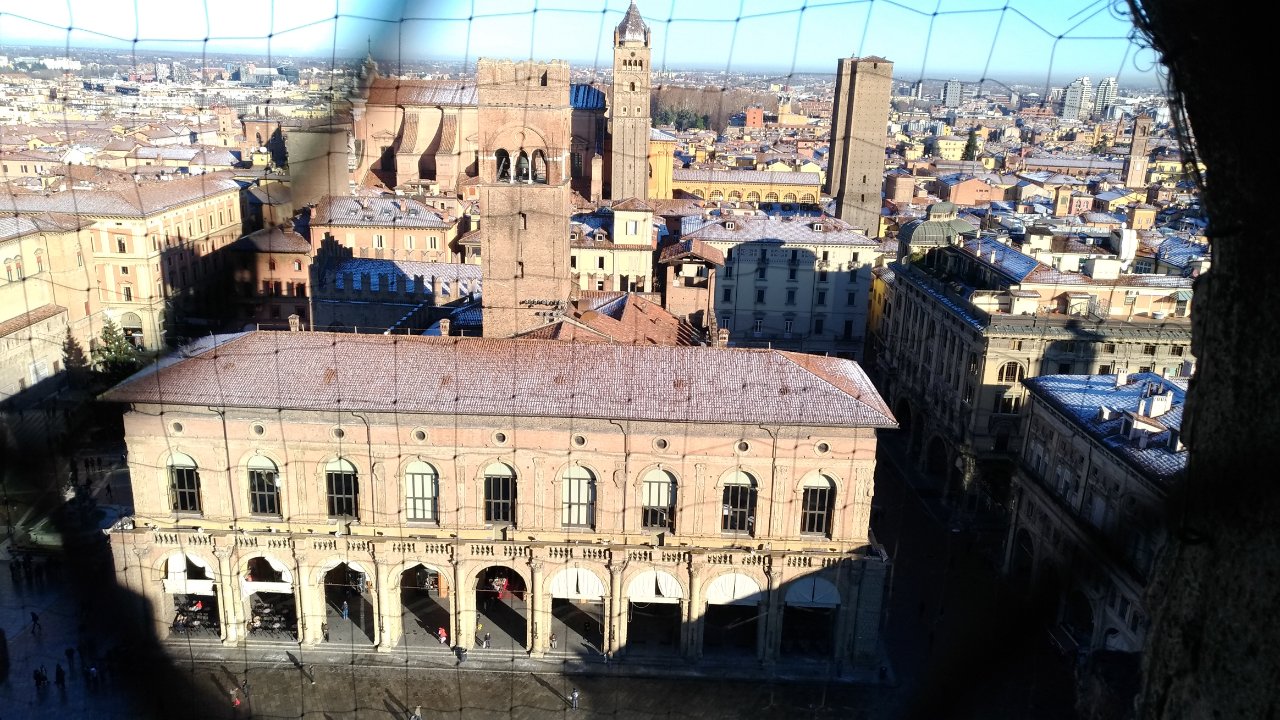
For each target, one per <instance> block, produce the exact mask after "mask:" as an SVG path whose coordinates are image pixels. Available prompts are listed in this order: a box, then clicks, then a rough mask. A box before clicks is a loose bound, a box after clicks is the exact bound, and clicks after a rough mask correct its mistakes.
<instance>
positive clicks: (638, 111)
mask: <svg viewBox="0 0 1280 720" xmlns="http://www.w3.org/2000/svg"><path fill="white" fill-rule="evenodd" d="M609 123H610V125H611V126H612V127H611V128H610V134H611V137H612V140H613V151H612V154H611V156H610V163H611V166H612V167H611V170H612V172H611V175H610V188H609V197H611V198H613V199H614V200H622V199H624V198H639V199H641V200H645V199H647V198H648V195H649V128H650V119H649V26H648V25H645V24H644V19H643V18H641V17H640V11H639V10H638V9H637V8H636V4H635V3H634V2H633V3H631V7H629V8H627V14H626V16H625V17H623V18H622V22H621V23H620V24H619V25H618V27H617V28H616V29H614V31H613V90H612V92H611V94H610V97H609Z"/></svg>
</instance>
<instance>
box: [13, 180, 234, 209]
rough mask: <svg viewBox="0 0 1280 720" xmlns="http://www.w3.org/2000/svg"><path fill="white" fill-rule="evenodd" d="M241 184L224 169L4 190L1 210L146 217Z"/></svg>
mask: <svg viewBox="0 0 1280 720" xmlns="http://www.w3.org/2000/svg"><path fill="white" fill-rule="evenodd" d="M239 190H240V184H239V183H237V182H236V181H235V180H233V179H232V178H231V177H230V176H229V175H227V174H224V173H206V174H204V175H195V176H189V177H183V178H178V179H175V180H166V181H157V182H142V183H137V184H136V185H135V184H133V183H127V184H120V185H113V186H111V187H109V188H104V189H101V190H67V191H65V192H57V193H49V194H43V193H31V194H21V195H20V194H5V195H4V196H3V197H0V212H3V211H9V212H17V213H19V214H30V213H41V212H58V213H70V214H83V215H88V216H91V217H93V216H96V217H103V216H106V217H145V216H148V215H153V214H155V213H159V212H163V211H165V210H168V209H170V208H175V207H179V206H182V205H186V204H189V203H193V202H199V201H200V200H203V199H205V198H207V197H210V196H213V195H217V194H220V193H224V192H231V191H236V192H239Z"/></svg>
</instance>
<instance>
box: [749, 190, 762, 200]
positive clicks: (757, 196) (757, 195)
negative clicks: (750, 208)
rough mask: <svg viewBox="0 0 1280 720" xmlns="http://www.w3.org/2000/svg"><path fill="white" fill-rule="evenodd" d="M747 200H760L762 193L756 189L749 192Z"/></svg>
mask: <svg viewBox="0 0 1280 720" xmlns="http://www.w3.org/2000/svg"><path fill="white" fill-rule="evenodd" d="M747 202H760V193H758V192H756V191H755V190H752V191H751V192H749V193H747Z"/></svg>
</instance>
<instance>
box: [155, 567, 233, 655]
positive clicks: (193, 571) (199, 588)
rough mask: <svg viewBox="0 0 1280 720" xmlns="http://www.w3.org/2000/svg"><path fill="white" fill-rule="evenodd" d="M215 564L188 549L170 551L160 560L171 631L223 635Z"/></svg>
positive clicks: (161, 582) (208, 635) (173, 632)
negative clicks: (186, 550)
mask: <svg viewBox="0 0 1280 720" xmlns="http://www.w3.org/2000/svg"><path fill="white" fill-rule="evenodd" d="M216 567H217V565H216V563H215V562H214V561H213V560H211V559H210V558H206V557H203V556H202V555H200V554H199V553H195V552H190V551H188V552H175V553H170V554H168V555H166V556H165V557H164V559H163V560H162V561H161V565H160V568H159V571H160V573H161V580H160V585H161V588H162V589H163V590H164V596H165V602H166V603H167V604H168V608H167V615H168V616H169V617H171V618H172V620H171V623H170V632H171V633H172V634H174V635H187V636H203V637H214V638H218V639H222V638H223V637H224V632H225V629H224V628H223V625H222V608H221V607H220V604H221V601H222V600H223V598H222V597H221V593H220V592H219V589H218V582H217V577H218V574H217V571H216V570H215V568H216Z"/></svg>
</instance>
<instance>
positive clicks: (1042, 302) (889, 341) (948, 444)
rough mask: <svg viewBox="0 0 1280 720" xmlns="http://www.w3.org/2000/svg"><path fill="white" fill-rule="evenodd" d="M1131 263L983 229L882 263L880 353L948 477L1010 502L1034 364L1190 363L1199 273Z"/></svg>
mask: <svg viewBox="0 0 1280 720" xmlns="http://www.w3.org/2000/svg"><path fill="white" fill-rule="evenodd" d="M1119 269H1120V261H1119V260H1117V259H1114V258H1111V257H1105V256H1103V257H1095V258H1092V259H1089V260H1086V261H1085V262H1084V263H1083V266H1082V271H1081V272H1070V271H1066V270H1059V269H1055V268H1053V267H1050V266H1048V265H1045V264H1044V263H1042V262H1039V261H1037V260H1035V259H1034V258H1032V257H1030V256H1029V255H1026V254H1024V253H1023V252H1021V251H1020V250H1019V249H1018V248H1017V247H1014V246H1011V245H1006V244H1004V243H1003V242H1001V241H1000V240H997V239H995V238H993V237H989V236H982V237H975V236H972V235H970V236H959V237H958V238H957V239H956V241H955V243H954V244H951V245H946V246H941V247H936V248H934V249H931V250H928V251H927V252H926V253H924V255H923V257H921V258H919V259H918V260H917V261H914V262H913V261H911V260H910V258H904V260H903V261H900V262H895V263H890V264H889V265H888V266H887V267H885V268H883V269H877V271H876V273H875V274H874V278H875V283H876V287H875V289H874V290H873V292H872V298H873V300H874V301H875V302H876V304H877V307H876V308H874V309H873V311H872V313H871V317H872V320H873V321H874V322H873V324H872V326H871V328H870V334H871V338H870V348H869V350H870V354H869V358H870V360H869V362H870V363H872V365H871V367H873V373H874V374H875V375H876V376H877V378H878V380H879V382H880V387H881V389H882V390H883V391H884V392H885V395H886V398H887V399H888V400H889V402H890V406H891V407H893V408H894V413H895V415H896V416H897V417H898V419H899V422H901V424H902V427H903V428H904V430H906V431H907V432H908V434H909V437H910V446H911V448H912V450H913V451H918V456H919V457H920V458H921V464H922V466H923V469H924V470H925V471H926V473H927V474H929V475H930V476H932V477H934V478H935V480H936V481H937V483H938V485H939V487H940V488H945V489H947V492H948V493H950V494H954V495H955V496H956V497H967V498H971V499H974V500H977V499H980V498H985V500H986V501H987V502H990V503H992V504H994V505H997V506H1003V505H1004V503H1005V502H1006V496H1007V483H1008V464H1007V460H1008V459H1009V458H1011V453H1013V452H1014V451H1016V449H1017V448H1018V447H1019V446H1020V445H1021V442H1022V439H1023V438H1024V437H1025V431H1026V423H1025V422H1024V420H1023V418H1022V415H1021V408H1022V405H1023V404H1024V403H1025V401H1026V389H1025V387H1024V385H1023V383H1022V381H1023V380H1025V379H1027V378H1032V377H1036V376H1038V375H1046V374H1054V375H1066V374H1072V375H1090V374H1101V375H1105V374H1110V373H1118V372H1126V373H1127V372H1153V373H1155V374H1157V375H1160V376H1164V377H1178V376H1185V375H1189V374H1190V371H1191V369H1192V368H1193V366H1194V360H1193V358H1192V357H1191V322H1190V317H1189V315H1190V312H1191V300H1192V295H1193V293H1192V281H1191V279H1190V278H1183V277H1180V276H1160V275H1128V274H1121V273H1120V272H1119ZM977 481H980V482H977Z"/></svg>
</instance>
